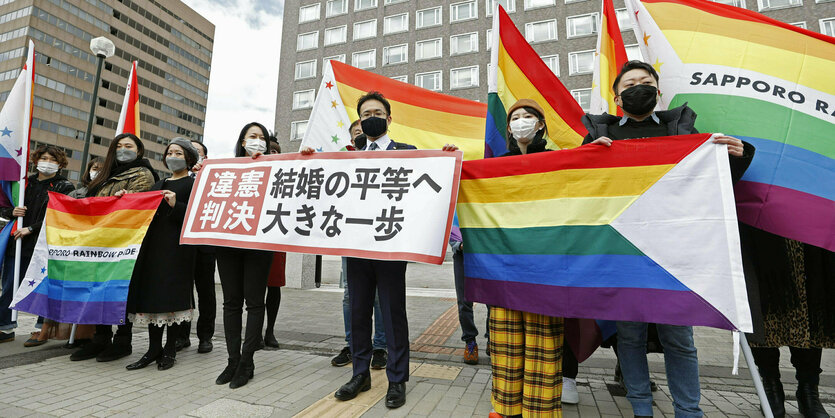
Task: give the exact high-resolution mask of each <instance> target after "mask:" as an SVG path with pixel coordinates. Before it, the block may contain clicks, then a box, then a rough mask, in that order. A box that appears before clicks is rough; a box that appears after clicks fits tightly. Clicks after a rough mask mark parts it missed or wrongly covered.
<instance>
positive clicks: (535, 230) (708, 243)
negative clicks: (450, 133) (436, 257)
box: [457, 134, 752, 332]
mask: <svg viewBox="0 0 835 418" xmlns="http://www.w3.org/2000/svg"><path fill="white" fill-rule="evenodd" d="M710 138H711V135H710V134H697V135H686V136H678V137H661V138H649V139H634V140H630V141H615V143H614V144H613V145H612V146H611V147H610V148H607V147H598V146H584V147H579V148H575V149H571V150H561V151H553V152H545V153H539V154H531V155H524V156H518V157H505V158H500V159H484V160H480V161H467V162H464V164H463V169H462V171H461V184H460V189H459V190H460V191H459V195H458V206H457V210H458V221H459V224H460V226H461V233H462V235H463V237H464V243H465V244H466V245H465V246H464V271H465V273H466V276H467V284H466V293H467V299H468V300H472V301H475V302H481V303H486V304H488V305H494V306H503V307H507V308H510V309H516V310H521V311H526V312H535V313H541V314H546V315H551V316H561V317H567V318H595V319H600V320H625V321H640V322H655V323H663V324H674V325H704V326H710V327H716V328H723V329H731V330H742V331H746V332H750V331H751V329H752V325H751V314H750V310H749V308H748V297H747V294H746V290H745V280H744V277H743V274H742V256H741V252H740V249H739V232H738V229H737V219H736V210H735V208H734V196H733V186H732V185H731V177H730V168H729V165H728V156H727V155H728V154H727V150H726V149H725V148H724V147H722V146H718V145H716V144H713V143H712V142H710Z"/></svg>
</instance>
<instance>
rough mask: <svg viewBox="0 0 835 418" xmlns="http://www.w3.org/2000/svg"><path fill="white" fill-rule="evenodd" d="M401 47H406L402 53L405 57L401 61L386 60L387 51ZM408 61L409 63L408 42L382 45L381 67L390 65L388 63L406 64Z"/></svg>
mask: <svg viewBox="0 0 835 418" xmlns="http://www.w3.org/2000/svg"><path fill="white" fill-rule="evenodd" d="M401 47H404V48H406V53H405V54H404V55H405V59H404V60H403V61H398V62H394V63H392V62H386V52H388V51H389V50H391V49H392V48H401ZM408 63H409V44H408V43H405V44H398V45H389V46H385V47H383V67H386V66H390V65H399V64H408Z"/></svg>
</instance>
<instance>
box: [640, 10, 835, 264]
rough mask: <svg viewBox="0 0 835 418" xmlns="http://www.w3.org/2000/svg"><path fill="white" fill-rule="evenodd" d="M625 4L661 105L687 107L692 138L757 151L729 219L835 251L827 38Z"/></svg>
mask: <svg viewBox="0 0 835 418" xmlns="http://www.w3.org/2000/svg"><path fill="white" fill-rule="evenodd" d="M626 5H627V8H628V9H629V10H630V13H632V15H633V16H635V17H636V18H637V27H636V28H635V34H636V36H637V38H638V39H639V40H640V42H639V44H640V46H641V48H642V51H641V52H642V53H643V56H644V57H646V58H647V61H648V62H650V63H651V64H653V65H654V66H655V68H656V69H657V70H658V71H659V73H660V75H661V80H660V86H659V90H660V91H661V93H662V96H661V100H662V106H667V107H674V106H678V105H681V104H683V103H685V102H687V103H689V105H690V107H692V108H693V109H694V110H695V111H696V113H697V114H698V115H699V117H698V119H696V128H698V129H699V130H700V131H701V132H722V133H724V134H728V135H733V136H736V137H739V138H741V139H743V140H745V141H748V142H750V143H751V144H753V145H754V146H755V147H756V148H757V154H756V157H755V158H754V160H753V161H752V163H751V166H750V167H749V168H748V170H747V171H746V172H745V176H744V177H743V178H742V181H740V182H739V183H738V184H737V185H736V198H737V208H738V210H739V219H740V220H741V221H743V222H745V223H747V224H749V225H752V226H754V227H757V228H761V229H764V230H766V231H769V232H772V233H775V234H778V235H781V236H784V237H788V238H792V239H796V240H799V241H803V242H806V243H809V244H812V245H816V246H818V247H823V248H826V249H829V250H832V251H835V181H833V179H835V135H833V133H835V81H833V80H835V78H833V75H832V74H833V72H832V68H833V67H835V38H832V37H829V36H826V35H822V34H820V33H816V32H812V31H808V30H806V29H801V28H799V27H796V26H792V25H789V24H786V23H783V22H779V21H777V20H774V19H771V18H768V17H765V16H763V15H761V14H758V13H755V12H752V11H749V10H745V9H740V8H736V7H732V6H726V5H723V4H719V3H714V2H710V1H705V0H643V1H641V0H626ZM682 16H687V18H686V19H684V18H682Z"/></svg>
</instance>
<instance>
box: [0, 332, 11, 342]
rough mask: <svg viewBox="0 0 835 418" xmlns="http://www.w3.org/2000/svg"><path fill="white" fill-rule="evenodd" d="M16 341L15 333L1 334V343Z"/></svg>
mask: <svg viewBox="0 0 835 418" xmlns="http://www.w3.org/2000/svg"><path fill="white" fill-rule="evenodd" d="M11 341H14V332H0V343H8V342H11Z"/></svg>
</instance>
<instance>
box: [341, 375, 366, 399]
mask: <svg viewBox="0 0 835 418" xmlns="http://www.w3.org/2000/svg"><path fill="white" fill-rule="evenodd" d="M369 389H371V374H370V373H367V372H366V373H363V374H358V375H356V376H354V377H352V378H351V380H349V381H348V383H346V384H344V385H342V387H341V388H339V390H337V391H336V393H334V394H333V396H334V397H335V398H336V399H339V400H340V401H350V400H351V399H354V398H356V397H357V395H359V394H360V392H365V391H367V390H369Z"/></svg>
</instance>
